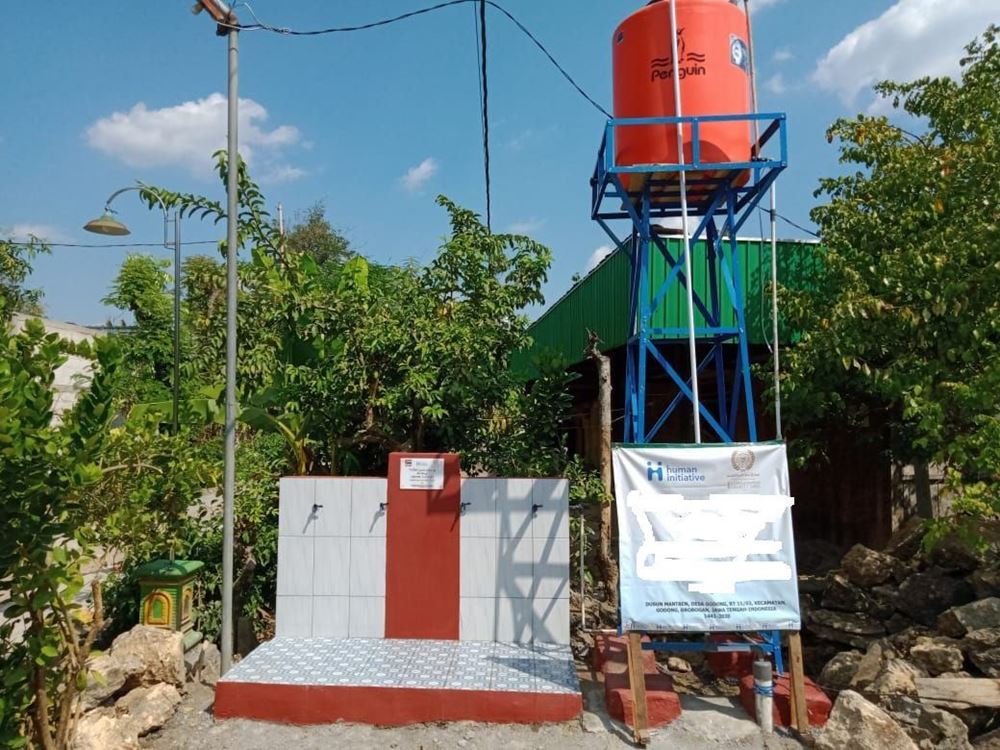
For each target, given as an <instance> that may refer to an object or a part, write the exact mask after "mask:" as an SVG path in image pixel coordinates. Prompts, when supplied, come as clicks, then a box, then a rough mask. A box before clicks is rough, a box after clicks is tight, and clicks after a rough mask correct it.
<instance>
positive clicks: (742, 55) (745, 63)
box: [729, 34, 750, 71]
mask: <svg viewBox="0 0 1000 750" xmlns="http://www.w3.org/2000/svg"><path fill="white" fill-rule="evenodd" d="M729 61H730V62H731V63H732V64H733V65H735V66H736V67H737V68H740V69H741V70H744V71H749V70H750V51H749V50H748V49H747V45H746V43H745V42H744V41H743V40H742V39H740V38H739V37H738V36H736V34H730V35H729Z"/></svg>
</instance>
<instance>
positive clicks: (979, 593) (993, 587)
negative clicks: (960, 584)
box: [965, 567, 1000, 599]
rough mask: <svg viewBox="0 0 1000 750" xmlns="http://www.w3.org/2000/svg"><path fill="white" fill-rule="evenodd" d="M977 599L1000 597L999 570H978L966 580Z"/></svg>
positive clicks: (992, 568) (995, 568)
mask: <svg viewBox="0 0 1000 750" xmlns="http://www.w3.org/2000/svg"><path fill="white" fill-rule="evenodd" d="M965 580H966V581H968V583H969V585H970V586H972V590H973V592H974V593H975V595H976V598H977V599H986V598H988V597H991V596H1000V568H997V567H991V568H980V569H979V570H977V571H975V572H973V573H972V574H970V575H969V576H968V577H967V578H966V579H965Z"/></svg>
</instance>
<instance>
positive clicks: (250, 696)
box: [214, 682, 583, 726]
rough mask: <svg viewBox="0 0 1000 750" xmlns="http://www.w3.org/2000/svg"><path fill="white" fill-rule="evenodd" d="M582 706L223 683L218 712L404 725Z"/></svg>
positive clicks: (575, 697) (574, 711)
mask: <svg viewBox="0 0 1000 750" xmlns="http://www.w3.org/2000/svg"><path fill="white" fill-rule="evenodd" d="M582 710H583V700H582V697H581V696H580V694H578V693H576V694H570V693H504V692H496V691H486V690H444V689H440V690H438V689H428V688H397V687H355V686H334V685H268V684H262V683H249V682H220V683H219V684H218V685H217V686H216V689H215V708H214V713H215V717H216V718H217V719H234V718H242V719H257V720H259V721H273V722H279V723H282V724H331V723H333V722H336V721H350V722H357V723H362V724H375V725H380V726H401V725H404V724H421V723H424V722H428V721H482V722H493V723H500V724H535V723H539V722H560V721H568V720H570V719H573V718H576V717H577V716H579V715H580V712H581V711H582Z"/></svg>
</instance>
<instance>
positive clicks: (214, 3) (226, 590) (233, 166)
mask: <svg viewBox="0 0 1000 750" xmlns="http://www.w3.org/2000/svg"><path fill="white" fill-rule="evenodd" d="M203 10H205V11H208V14H209V15H210V16H211V17H212V19H213V20H214V21H215V23H216V28H215V33H216V34H217V35H218V36H224V37H226V40H227V45H226V47H227V52H226V55H227V58H226V59H227V66H228V76H227V77H228V115H227V130H226V132H227V136H226V164H227V166H228V174H227V179H226V428H225V463H224V467H223V486H222V637H221V644H220V645H221V651H222V654H221V657H222V664H221V667H222V669H221V671H222V674H225V673H226V672H227V671H229V667H230V665H231V664H232V661H233V543H234V535H233V520H234V505H235V499H236V334H237V330H236V299H237V297H236V292H237V284H238V281H239V280H238V276H237V266H236V262H237V252H238V251H239V247H238V245H239V215H238V213H237V209H238V206H237V199H238V196H237V192H238V189H239V179H238V176H239V159H240V156H239V37H240V34H239V22H238V20H237V18H236V14H235V13H233V11H232V8H231V7H230V6H229V4H228V3H225V2H223V0H198V2H197V3H196V4H195V6H194V7H193V8H192V11H193V12H194V13H200V12H201V11H203Z"/></svg>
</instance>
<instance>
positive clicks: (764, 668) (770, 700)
mask: <svg viewBox="0 0 1000 750" xmlns="http://www.w3.org/2000/svg"><path fill="white" fill-rule="evenodd" d="M753 702H754V708H755V709H756V712H757V723H758V724H759V725H760V728H761V731H763V732H764V733H765V734H773V733H774V677H773V673H772V670H771V662H769V661H767V660H766V659H758V660H757V661H755V662H754V663H753Z"/></svg>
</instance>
